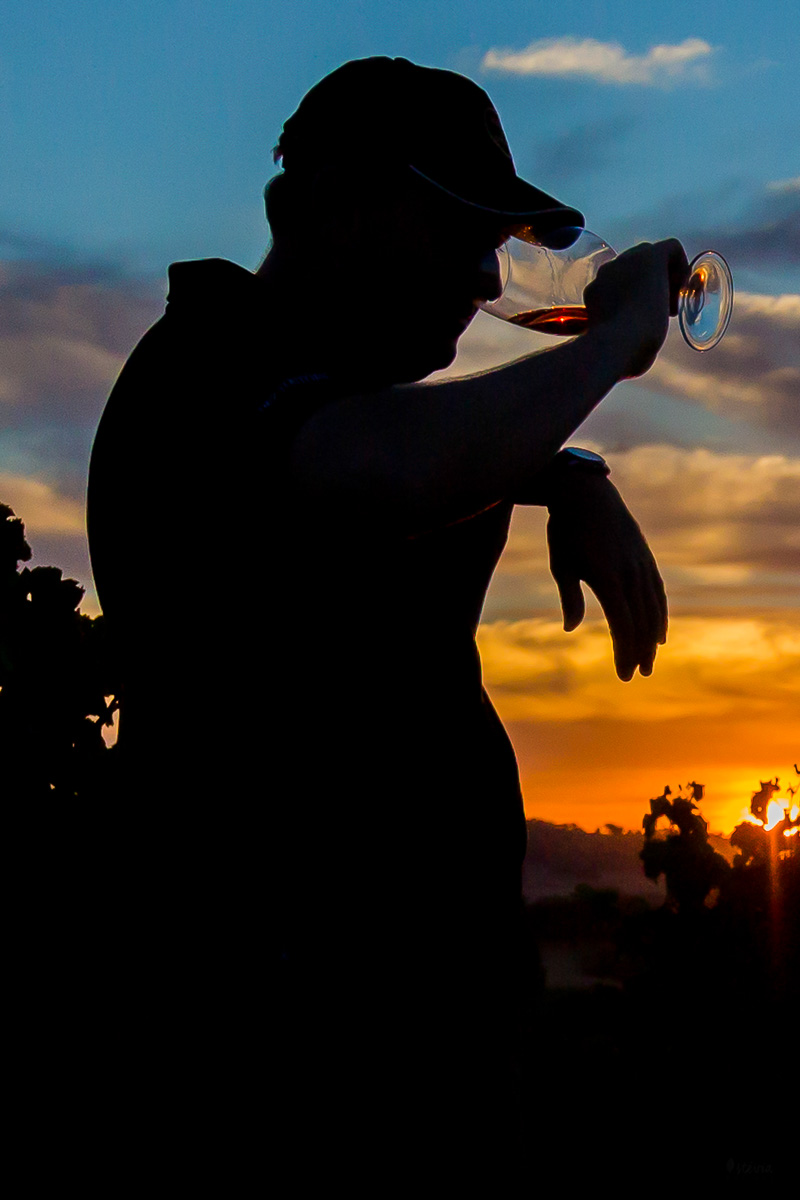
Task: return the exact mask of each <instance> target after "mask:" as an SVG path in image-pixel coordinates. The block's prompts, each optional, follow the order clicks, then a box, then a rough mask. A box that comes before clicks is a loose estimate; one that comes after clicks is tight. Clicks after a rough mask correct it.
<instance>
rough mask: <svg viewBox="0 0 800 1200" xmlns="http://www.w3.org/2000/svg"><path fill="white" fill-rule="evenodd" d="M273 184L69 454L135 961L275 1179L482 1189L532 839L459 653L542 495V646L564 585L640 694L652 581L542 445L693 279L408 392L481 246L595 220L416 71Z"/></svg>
mask: <svg viewBox="0 0 800 1200" xmlns="http://www.w3.org/2000/svg"><path fill="white" fill-rule="evenodd" d="M277 161H280V162H281V164H282V166H283V173H282V174H281V175H279V176H278V177H277V178H276V179H274V180H273V181H272V182H271V183H270V184H269V186H268V188H267V191H266V204H267V216H268V219H269V223H270V226H271V230H272V236H273V241H272V245H271V248H270V250H269V253H268V254H267V256H266V258H265V259H264V261H263V263H262V264H261V266H260V267H259V269H258V270H257V271H256V272H255V273H252V272H250V271H247V270H245V269H244V268H242V267H239V266H236V265H234V264H233V263H230V262H226V261H221V260H209V261H203V262H188V263H179V264H176V265H174V266H172V267H171V268H170V273H169V277H170V290H169V297H168V305H167V310H166V313H165V316H164V317H163V318H162V319H161V320H160V321H159V322H158V323H157V324H156V325H155V326H154V327H153V328H152V329H151V330H150V331H149V332H148V333H147V334H146V335H145V337H144V338H143V340H142V341H141V343H140V344H139V346H138V347H137V348H136V350H135V351H134V353H133V354H132V356H131V358H130V360H129V362H128V363H127V365H126V367H125V369H124V370H123V372H122V374H121V376H120V379H119V381H118V383H117V385H116V387H115V389H114V392H113V393H112V396H111V398H110V400H109V403H108V406H107V408H106V411H105V414H104V416H103V419H102V422H101V424H100V428H99V430H98V434H97V439H96V442H95V447H94V451H93V456H92V465H91V474H90V483H89V535H90V544H91V552H92V563H93V569H94V573H95V579H96V583H97V588H98V593H99V597H100V601H101V604H102V606H103V610H104V613H105V614H106V616H107V620H108V626H109V631H110V633H112V634H114V635H115V636H116V639H117V646H118V653H119V655H120V659H121V661H122V663H123V673H124V681H125V695H124V700H123V713H122V721H121V729H120V751H121V753H122V754H123V755H124V756H125V761H126V764H127V765H126V779H127V781H128V802H129V812H130V820H131V825H132V826H133V827H142V828H146V829H147V830H148V836H147V838H146V839H145V842H146V846H145V852H144V857H143V862H144V863H145V873H146V872H147V871H148V870H152V868H151V865H150V863H151V857H152V851H153V845H154V844H157V845H158V846H166V847H168V848H169V851H168V857H169V860H170V863H171V865H172V870H171V871H169V870H167V871H166V872H164V873H163V877H162V881H161V883H160V884H159V887H162V888H163V889H164V894H165V897H166V898H165V901H164V905H163V908H164V912H165V922H166V925H167V927H168V928H170V929H172V930H173V932H174V935H175V936H174V938H173V939H172V941H171V943H170V944H171V945H173V946H179V947H181V949H180V955H181V956H182V957H181V959H180V961H179V963H178V965H177V966H176V965H175V963H174V962H173V961H172V960H171V959H170V955H169V953H168V952H167V951H166V950H164V948H163V938H159V937H156V938H155V943H156V951H155V953H157V954H161V955H162V956H163V960H164V962H165V963H166V964H167V965H166V967H164V970H166V971H167V978H168V979H169V988H172V989H173V990H174V991H175V993H176V994H178V995H181V994H182V993H181V988H182V987H183V988H184V989H185V988H186V985H185V984H184V983H182V980H184V979H186V978H192V979H194V978H195V976H194V975H192V972H193V971H199V970H200V968H199V967H196V966H193V963H194V962H195V959H193V957H192V955H193V954H194V955H195V957H196V959H197V961H198V962H199V960H200V958H202V954H203V946H205V947H206V956H205V959H204V967H203V969H204V970H206V971H207V977H206V976H204V980H205V983H207V984H208V986H209V987H210V988H211V991H210V993H207V992H205V991H204V990H203V988H200V989H196V990H195V993H194V994H195V998H196V996H197V995H198V994H199V995H200V996H201V1000H200V1001H199V1002H197V1001H196V1003H195V1006H194V1008H193V1009H192V1010H191V1014H190V1020H191V1021H194V1020H195V1016H196V1015H197V1014H199V1015H197V1020H198V1021H202V1024H203V1030H204V1037H205V1039H206V1043H207V1044H209V1045H210V1046H211V1047H212V1050H213V1051H214V1053H215V1054H217V1055H218V1056H219V1055H220V1053H221V1052H220V1046H223V1045H225V1044H227V1043H226V1038H228V1036H229V1035H230V1039H231V1041H230V1047H231V1055H230V1059H229V1060H228V1061H227V1062H226V1063H225V1064H223V1065H220V1066H219V1070H220V1071H221V1072H223V1074H224V1072H225V1071H226V1070H227V1071H229V1072H230V1078H231V1079H232V1080H233V1081H234V1082H233V1083H229V1084H228V1085H226V1088H225V1089H224V1090H225V1091H226V1095H235V1096H237V1097H241V1096H242V1095H245V1094H250V1093H249V1092H248V1086H249V1083H251V1082H252V1083H254V1084H256V1085H257V1089H258V1090H257V1101H256V1104H257V1103H260V1102H262V1101H264V1100H265V1099H268V1100H269V1102H270V1104H278V1107H279V1108H280V1110H281V1121H282V1124H281V1125H280V1135H279V1137H278V1138H277V1145H278V1147H279V1149H278V1150H275V1151H273V1154H277V1156H278V1159H279V1160H280V1161H283V1162H284V1163H286V1162H290V1161H295V1159H294V1158H293V1153H294V1154H295V1155H296V1157H297V1159H298V1161H299V1160H300V1159H302V1158H303V1155H304V1154H306V1157H307V1155H308V1154H313V1153H322V1154H323V1157H324V1156H325V1154H327V1155H328V1156H331V1155H332V1156H334V1157H335V1158H336V1159H337V1160H338V1161H339V1162H340V1163H341V1164H343V1168H342V1169H345V1170H349V1171H350V1172H351V1175H350V1176H349V1177H350V1178H353V1177H354V1176H353V1175H352V1172H355V1173H356V1174H358V1172H359V1171H361V1170H365V1171H366V1170H367V1169H368V1164H369V1163H373V1164H378V1165H381V1164H382V1166H381V1169H384V1170H386V1171H387V1172H389V1171H391V1170H393V1166H392V1164H393V1163H394V1162H395V1161H397V1160H405V1161H407V1162H409V1163H410V1164H411V1165H412V1166H416V1167H419V1166H420V1164H421V1163H422V1162H423V1161H425V1159H426V1155H427V1154H428V1153H430V1152H432V1151H434V1150H435V1152H436V1154H437V1155H438V1162H439V1165H440V1166H444V1165H446V1164H448V1163H449V1164H453V1163H455V1162H458V1161H461V1162H462V1163H465V1164H467V1165H468V1166H469V1165H470V1164H472V1165H473V1166H474V1167H475V1169H477V1168H478V1166H479V1165H480V1164H481V1163H483V1164H484V1165H486V1164H487V1163H491V1162H495V1160H496V1159H497V1157H498V1155H499V1156H500V1157H501V1158H502V1159H503V1160H504V1161H509V1158H512V1159H513V1154H514V1148H515V1146H516V1144H517V1143H516V1142H515V1137H516V1131H515V1129H514V1124H513V1122H514V1117H513V1103H512V1101H510V1100H509V1095H510V1084H509V1079H510V1068H509V1061H510V1057H511V1051H512V1050H513V1034H514V1029H515V1004H516V1003H517V999H518V997H519V994H520V986H519V979H520V976H521V974H522V971H523V967H522V965H521V962H520V957H519V954H518V948H517V936H518V929H517V920H518V916H519V910H520V904H521V887H520V873H521V863H522V859H523V855H524V851H525V821H524V814H523V808H522V800H521V794H520V786H519V777H518V772H517V765H516V761H515V757H514V752H513V750H512V747H511V744H510V742H509V739H508V737H507V735H506V733H505V731H504V729H503V727H502V725H501V723H500V721H499V719H498V717H497V714H496V713H495V710H494V708H493V707H492V705H491V703H490V701H489V699H488V697H487V695H486V693H485V691H484V690H483V687H482V682H481V667H480V661H479V657H478V652H477V649H476V645H475V633H476V629H477V625H478V621H479V618H480V614H481V607H482V604H483V601H484V597H485V595H486V590H487V588H488V585H489V581H490V579H491V576H492V572H493V570H494V568H495V565H496V563H497V561H498V559H499V557H500V554H501V552H502V549H503V546H504V544H505V541H506V536H507V533H508V527H509V521H510V518H511V513H512V509H513V507H514V504H516V503H535V504H547V505H548V507H549V508H550V512H551V519H550V526H549V538H550V546H551V564H552V568H553V572H554V575H555V577H556V581H557V583H558V586H559V589H560V593H561V599H562V605H563V609H564V617H565V626H566V627H567V628H574V627H575V626H576V625H578V624H579V623H580V621H581V619H582V617H583V598H582V593H581V587H580V581H581V580H584V581H586V582H587V583H588V584H589V585H590V586H591V587H592V588H593V589H594V591H595V592H596V594H597V595H598V597H599V599H600V601H601V603H602V605H603V607H604V610H605V613H606V615H607V617H608V620H609V624H610V626H611V633H612V637H613V640H614V648H615V659H616V667H617V671H618V674H619V675H620V677H621V678H623V679H629V678H630V677H631V676H632V675H633V673H634V671H635V670H636V669H637V667H638V668H639V669H640V671H641V672H642V673H643V674H649V673H650V671H651V669H652V665H653V660H654V656H655V651H656V646H657V644H658V643H659V642H660V641H662V640H663V638H664V636H665V630H666V605H665V600H664V594H663V587H662V584H661V580H660V577H659V575H658V571H657V569H656V566H655V563H654V561H653V558H652V555H651V554H650V551H649V549H648V547H647V545H646V543H645V541H644V539H643V537H642V534H641V532H640V530H639V528H638V526H637V525H636V523H635V521H634V520H633V518H632V517H631V516H630V514H629V513H628V511H627V509H626V508H625V506H624V504H623V502H622V500H621V499H620V497H619V494H618V493H617V492H616V490H615V488H614V487H613V485H612V484H611V483H610V481H609V480H608V478H607V468H605V465H604V464H603V462H602V460H598V459H597V457H596V456H588V457H587V456H583V457H581V456H575V455H573V454H571V453H569V452H566V453H565V452H562V453H559V451H560V450H561V447H562V445H563V443H564V442H565V441H566V440H567V439H568V438H569V437H570V436H571V435H572V434H573V432H574V431H575V430H576V429H577V428H578V426H579V425H580V424H581V422H582V421H583V420H584V419H585V417H586V416H588V414H589V413H590V412H591V411H592V409H593V408H594V407H595V406H596V405H597V404H598V403H599V401H600V400H601V399H602V398H603V396H605V395H606V393H607V392H608V391H609V390H610V389H611V388H612V387H613V386H614V384H615V383H616V382H618V381H619V380H621V379H624V378H628V377H632V376H636V375H639V374H642V373H643V372H644V371H646V370H647V369H648V368H649V366H650V365H651V364H652V362H653V360H654V358H655V356H656V355H657V353H658V350H659V348H660V346H661V344H662V342H663V340H664V337H665V336H666V332H667V326H668V320H669V316H670V313H674V312H675V304H676V298H677V291H678V288H679V286H680V285H681V283H682V282H683V280H684V278H685V273H686V261H685V256H684V254H683V251H682V249H681V247H680V246H679V244H678V243H675V242H664V243H659V244H657V245H644V246H639V247H637V248H636V249H634V250H632V251H629V252H628V253H626V254H623V255H620V256H619V258H618V259H616V261H615V262H614V263H612V264H611V265H610V266H608V267H606V268H604V270H603V272H602V273H601V277H600V278H599V279H598V280H597V282H596V283H595V284H593V285H592V287H591V288H590V289H589V290H588V291H587V297H586V300H587V306H588V309H589V314H590V322H589V331H588V332H587V333H586V334H584V335H583V336H582V337H580V338H578V339H577V340H575V341H572V342H568V343H563V344H560V345H558V346H556V347H555V348H554V349H553V350H552V351H550V352H549V353H547V354H540V355H530V356H528V357H526V358H523V359H521V360H519V361H518V362H516V363H513V364H511V365H509V366H506V367H503V368H500V369H498V370H494V371H490V372H486V373H484V374H481V375H477V376H473V377H471V378H469V379H462V380H458V381H452V382H441V383H436V384H426V385H422V384H420V383H419V382H418V381H420V380H422V379H424V377H425V376H427V375H428V374H430V373H431V372H432V371H434V370H436V369H438V368H442V367H445V366H447V365H448V364H449V363H450V362H451V361H452V360H453V358H454V356H455V353H456V346H457V343H458V340H459V338H460V336H461V334H462V333H463V332H464V330H465V329H466V328H467V326H468V324H469V323H470V321H471V320H472V318H473V317H474V315H475V312H476V308H477V305H478V303H479V302H480V301H482V300H487V299H491V298H493V297H496V296H497V295H498V294H499V289H500V280H499V270H498V260H497V255H496V250H497V248H498V247H499V246H500V244H501V243H502V241H503V240H504V238H505V237H506V236H507V235H508V234H509V233H510V232H511V231H512V230H513V229H515V228H518V227H520V226H522V225H525V226H529V227H530V228H531V229H532V230H533V231H534V232H535V233H536V235H538V236H539V237H540V239H542V240H543V241H545V242H548V241H552V242H554V243H558V244H563V242H564V239H565V237H566V238H567V239H568V238H570V237H572V238H574V237H575V236H576V233H575V230H576V229H577V228H579V227H581V226H582V225H583V218H582V216H581V215H580V213H578V212H577V211H576V210H574V209H569V208H566V207H565V206H563V205H561V204H560V203H559V202H558V201H556V200H554V199H553V198H552V197H550V196H548V195H547V194H546V193H543V192H541V191H539V190H538V189H536V188H534V187H533V186H531V185H530V184H528V183H525V182H524V181H522V180H521V179H520V178H519V177H518V176H517V175H516V173H515V170H514V166H513V163H512V160H511V156H510V154H509V152H508V147H507V145H506V141H505V138H504V136H503V133H502V130H501V128H500V124H499V120H498V118H497V114H496V113H495V111H494V109H493V107H492V106H491V104H490V102H489V100H488V97H487V96H486V94H485V93H484V92H483V91H482V90H481V89H480V88H478V87H477V86H476V85H475V84H473V83H472V82H470V81H469V80H467V79H464V78H463V77H461V76H458V75H455V74H452V73H450V72H445V71H438V70H430V69H425V68H420V67H416V66H413V65H412V64H410V63H408V62H406V61H405V60H403V59H394V60H390V59H385V58H384V59H369V60H362V61H360V62H355V63H348V64H346V65H345V66H344V67H342V68H341V69H340V70H338V71H336V72H334V73H333V74H332V75H330V76H328V77H327V78H326V79H324V80H323V81H322V82H321V83H320V84H319V85H317V87H315V88H314V89H312V91H311V92H310V93H309V94H308V96H307V97H306V98H305V99H304V101H303V102H302V104H301V105H300V108H299V109H298V111H297V112H296V113H295V115H294V116H293V117H292V118H291V119H290V120H289V121H287V122H286V125H285V126H284V130H283V133H282V135H281V139H280V143H279V146H278V147H277V150H276V162H277ZM565 227H566V228H568V229H571V230H572V231H573V232H572V233H569V234H564V232H563V231H564V229H565ZM559 239H560V240H559ZM152 831H156V833H155V836H153V835H152ZM155 874H156V875H157V874H158V871H157V870H156V872H155ZM165 879H173V880H176V881H177V883H176V885H175V887H174V889H173V891H172V892H171V891H170V887H169V884H168V883H166V882H164V880H165ZM198 914H199V916H198ZM207 931H210V935H209V934H208V932H207ZM207 936H209V939H210V940H209V941H208V942H207V943H206V942H205V941H204V939H205V938H206V937H207ZM195 942H196V943H197V945H196V946H195V949H194V950H192V949H191V947H192V945H193V943H195ZM184 944H188V946H189V947H190V949H184ZM148 961H149V960H148V959H147V955H146V954H145V958H144V962H145V973H147V970H149V969H150V968H148V967H147V963H148ZM268 968H269V970H270V971H272V972H273V974H272V975H271V976H270V980H271V983H270V984H267V983H266V982H265V979H264V973H265V971H266V970H267V969H268ZM220 979H223V980H224V988H222V987H220V984H219V980H220ZM169 988H168V989H166V993H165V994H167V995H168V996H169V994H170V993H169ZM223 993H224V994H223ZM208 994H211V995H213V996H214V1003H213V1004H211V1003H210V1002H207V999H206V997H207V995H208ZM276 996H277V997H280V999H281V1002H282V1006H283V1007H282V1009H281V1013H280V1017H279V1018H275V1017H274V1016H273V1017H271V1018H270V1017H268V1016H267V1004H268V1002H270V1003H274V1002H275V998H276ZM155 1012H156V1016H155V1017H154V1020H155V1021H156V1022H157V1021H158V1015H157V1014H158V1009H157V1006H156V1009H155ZM175 1028H179V1022H177V1023H176V1025H175ZM222 1057H224V1055H222ZM262 1088H263V1091H262V1090H261V1089H262ZM209 1103H210V1105H211V1110H210V1111H211V1112H212V1113H213V1112H215V1111H216V1109H215V1108H214V1105H215V1104H216V1103H217V1100H214V1099H213V1098H212V1100H211V1101H210V1102H209ZM292 1138H295V1139H299V1142H300V1148H299V1149H298V1147H297V1145H296V1144H294V1143H293V1142H292ZM287 1139H288V1140H287ZM320 1140H321V1143H320ZM320 1144H321V1145H322V1146H323V1147H324V1150H320ZM293 1145H294V1151H293V1150H292V1149H291V1147H292V1146H293ZM280 1147H282V1149H280ZM309 1147H316V1150H312V1149H309ZM304 1148H305V1149H304ZM325 1161H330V1159H329V1158H328V1159H325ZM378 1192H380V1188H379V1189H378Z"/></svg>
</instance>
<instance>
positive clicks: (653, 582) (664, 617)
mask: <svg viewBox="0 0 800 1200" xmlns="http://www.w3.org/2000/svg"><path fill="white" fill-rule="evenodd" d="M646 586H647V589H648V595H649V606H650V612H651V614H652V620H653V630H652V632H653V637H654V639H655V641H656V642H657V643H658V645H659V646H663V645H664V643H665V642H666V640H667V626H668V624H669V620H668V614H667V593H666V590H665V588H664V581H663V579H662V578H661V576H660V575H659V573H658V568H657V567H656V565H655V563H652V564H651V566H650V568H649V569H648V571H647V585H646Z"/></svg>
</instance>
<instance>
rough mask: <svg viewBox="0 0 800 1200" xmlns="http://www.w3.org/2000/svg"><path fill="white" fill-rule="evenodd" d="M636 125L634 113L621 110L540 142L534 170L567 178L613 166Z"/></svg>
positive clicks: (544, 174)
mask: <svg viewBox="0 0 800 1200" xmlns="http://www.w3.org/2000/svg"><path fill="white" fill-rule="evenodd" d="M635 125H636V118H635V117H633V116H630V115H628V114H622V113H620V114H618V115H617V116H614V117H609V118H606V119H604V120H598V121H589V122H588V123H586V124H584V125H578V126H576V127H575V128H574V129H570V130H568V131H567V132H566V133H562V134H559V135H558V136H557V137H555V138H550V139H548V140H547V141H543V142H540V143H539V144H538V145H537V147H536V163H537V170H538V171H539V173H540V175H541V176H542V177H543V178H552V179H554V180H560V181H561V182H566V181H569V180H572V179H574V178H575V177H577V176H580V175H585V174H588V173H590V172H593V171H600V170H603V169H604V168H605V167H608V166H613V165H614V164H615V163H617V162H618V160H619V157H620V155H619V149H620V144H621V143H622V142H623V141H624V139H625V138H626V137H627V136H628V134H629V133H630V132H631V130H632V129H633V128H634V127H635Z"/></svg>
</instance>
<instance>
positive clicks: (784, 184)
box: [767, 175, 800, 196]
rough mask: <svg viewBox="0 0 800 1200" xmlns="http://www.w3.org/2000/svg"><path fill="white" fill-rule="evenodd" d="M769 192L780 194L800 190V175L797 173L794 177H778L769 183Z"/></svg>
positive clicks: (783, 194)
mask: <svg viewBox="0 0 800 1200" xmlns="http://www.w3.org/2000/svg"><path fill="white" fill-rule="evenodd" d="M767 191H768V192H778V193H779V195H782V196H785V195H787V194H789V195H791V194H792V193H793V192H800V175H795V177H794V179H777V180H774V181H773V182H772V183H768V184H767Z"/></svg>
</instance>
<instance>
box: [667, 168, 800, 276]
mask: <svg viewBox="0 0 800 1200" xmlns="http://www.w3.org/2000/svg"><path fill="white" fill-rule="evenodd" d="M679 203H680V202H679ZM679 215H680V214H678V216H679ZM685 241H686V243H687V244H690V245H692V246H697V247H698V248H699V249H702V250H704V249H706V248H707V247H708V246H712V247H713V248H714V249H715V250H719V251H720V253H721V254H724V255H725V257H726V258H727V259H728V261H729V263H730V265H731V268H732V269H733V271H734V274H735V272H736V269H737V268H738V267H752V268H754V269H756V270H763V269H764V267H765V266H771V267H778V268H781V269H786V268H787V267H790V266H792V265H794V266H796V265H797V264H800V177H798V178H797V179H785V180H779V181H777V182H774V183H769V184H767V185H766V187H765V188H764V189H763V191H761V192H759V193H758V194H757V195H756V196H754V197H753V198H752V199H751V200H750V202H749V204H748V205H747V206H746V208H745V211H744V214H743V215H742V217H741V218H740V219H739V220H738V221H737V222H736V223H735V224H733V225H732V226H730V227H729V228H722V229H714V228H710V229H708V228H707V229H698V230H695V231H694V232H693V233H689V234H688V235H687V237H686V238H685Z"/></svg>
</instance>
